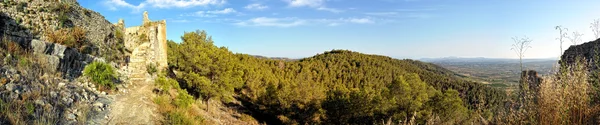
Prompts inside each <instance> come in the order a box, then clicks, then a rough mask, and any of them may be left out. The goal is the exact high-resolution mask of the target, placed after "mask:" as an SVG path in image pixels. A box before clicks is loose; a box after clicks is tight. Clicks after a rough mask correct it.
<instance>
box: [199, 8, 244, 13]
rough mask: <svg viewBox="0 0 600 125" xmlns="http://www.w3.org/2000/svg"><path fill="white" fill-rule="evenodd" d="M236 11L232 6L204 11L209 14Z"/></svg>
mask: <svg viewBox="0 0 600 125" xmlns="http://www.w3.org/2000/svg"><path fill="white" fill-rule="evenodd" d="M236 12H237V11H235V9H233V8H225V9H223V10H214V11H206V13H209V14H231V13H236Z"/></svg>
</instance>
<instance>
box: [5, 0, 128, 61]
mask: <svg viewBox="0 0 600 125" xmlns="http://www.w3.org/2000/svg"><path fill="white" fill-rule="evenodd" d="M0 20H1V21H2V23H0V37H2V38H4V37H6V38H9V39H12V40H13V41H16V42H18V43H20V44H21V45H22V46H24V47H25V48H29V42H30V41H31V40H32V39H42V40H43V39H45V35H44V34H45V33H46V32H47V31H52V30H55V29H60V28H71V27H79V28H82V29H83V30H85V31H87V32H86V41H87V42H89V43H91V45H92V46H90V47H88V48H89V49H87V50H86V51H85V53H86V54H91V55H94V56H98V57H103V58H105V59H111V61H115V62H118V63H121V62H123V61H124V60H114V59H113V57H115V54H119V55H118V56H125V55H127V54H126V53H125V52H123V51H121V50H119V48H116V47H115V46H119V44H121V45H122V44H123V43H122V41H119V40H118V39H117V38H116V36H115V30H116V29H115V27H114V25H113V24H111V23H110V22H109V21H107V20H106V19H105V18H104V16H102V15H101V14H100V13H98V12H94V11H91V10H88V9H85V8H83V7H81V6H79V4H78V3H77V2H76V1H75V0H59V1H52V2H50V1H47V0H26V1H25V0H18V1H15V0H5V1H4V2H0Z"/></svg>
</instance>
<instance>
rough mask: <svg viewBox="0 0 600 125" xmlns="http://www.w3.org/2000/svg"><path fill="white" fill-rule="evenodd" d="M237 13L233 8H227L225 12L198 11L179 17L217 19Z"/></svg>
mask: <svg viewBox="0 0 600 125" xmlns="http://www.w3.org/2000/svg"><path fill="white" fill-rule="evenodd" d="M233 13H237V11H236V10H235V9H233V8H225V9H223V10H211V11H197V12H194V13H188V14H181V15H179V16H197V17H217V15H226V14H233Z"/></svg>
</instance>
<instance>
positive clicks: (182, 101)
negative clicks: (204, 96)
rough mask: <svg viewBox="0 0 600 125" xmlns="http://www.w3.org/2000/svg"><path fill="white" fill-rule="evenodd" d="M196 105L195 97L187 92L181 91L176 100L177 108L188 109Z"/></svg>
mask: <svg viewBox="0 0 600 125" xmlns="http://www.w3.org/2000/svg"><path fill="white" fill-rule="evenodd" d="M192 103H194V97H192V96H191V95H190V94H188V93H187V91H185V90H179V93H178V94H177V98H175V106H177V107H182V108H188V107H190V105H192Z"/></svg>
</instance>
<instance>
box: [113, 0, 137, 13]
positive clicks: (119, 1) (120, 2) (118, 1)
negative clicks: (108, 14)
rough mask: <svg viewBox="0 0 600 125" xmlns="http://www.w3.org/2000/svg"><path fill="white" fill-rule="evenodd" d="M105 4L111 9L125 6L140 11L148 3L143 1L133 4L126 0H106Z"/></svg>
mask: <svg viewBox="0 0 600 125" xmlns="http://www.w3.org/2000/svg"><path fill="white" fill-rule="evenodd" d="M104 5H105V6H107V7H108V9H110V10H118V9H117V8H119V7H125V8H130V9H133V10H134V11H139V10H141V9H142V8H144V7H145V6H146V4H144V3H141V4H139V5H133V4H130V3H127V2H125V1H124V0H107V1H104Z"/></svg>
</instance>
